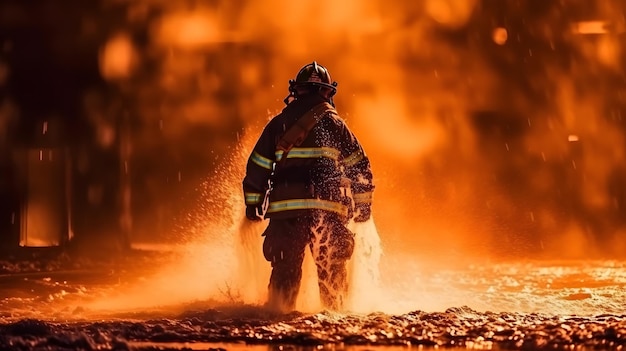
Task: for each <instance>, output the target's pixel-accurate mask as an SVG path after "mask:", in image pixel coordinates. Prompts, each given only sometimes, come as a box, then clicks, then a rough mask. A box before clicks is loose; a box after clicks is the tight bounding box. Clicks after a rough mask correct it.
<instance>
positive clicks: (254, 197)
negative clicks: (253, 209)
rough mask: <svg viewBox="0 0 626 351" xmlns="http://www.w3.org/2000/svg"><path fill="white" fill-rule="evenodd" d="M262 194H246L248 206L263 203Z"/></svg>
mask: <svg viewBox="0 0 626 351" xmlns="http://www.w3.org/2000/svg"><path fill="white" fill-rule="evenodd" d="M261 195H262V194H260V193H244V196H245V198H246V205H257V204H259V203H260V202H261Z"/></svg>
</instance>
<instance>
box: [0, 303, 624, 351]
mask: <svg viewBox="0 0 626 351" xmlns="http://www.w3.org/2000/svg"><path fill="white" fill-rule="evenodd" d="M235 310H236V311H237V312H233V311H235ZM243 310H245V311H248V312H249V313H248V315H247V316H246V314H245V313H243V312H242V311H243ZM263 316H264V317H263ZM0 332H2V337H0V348H2V349H24V350H36V349H42V350H43V349H46V347H48V348H55V347H57V348H67V349H72V348H79V349H83V350H113V349H117V350H122V349H128V347H127V346H128V345H127V342H151V343H154V344H155V345H158V344H159V343H179V344H180V343H198V342H238V343H244V344H256V345H258V344H268V345H269V344H275V343H280V344H286V345H290V344H291V345H308V346H314V345H328V344H341V345H371V346H390V345H406V346H409V345H413V346H419V345H422V346H424V347H431V346H440V347H465V348H485V347H489V348H493V347H498V348H500V349H518V350H529V349H572V348H575V347H584V348H603V349H605V348H619V347H624V346H625V345H626V319H624V318H623V317H619V316H610V318H607V316H598V317H572V318H562V317H554V316H542V315H538V314H533V315H526V314H522V313H515V314H511V313H502V314H496V313H492V312H486V313H481V312H476V311H471V310H469V309H467V308H465V307H463V308H461V309H449V310H447V311H446V312H444V313H425V312H420V311H415V312H411V313H407V314H404V315H386V314H382V313H376V314H369V315H359V314H340V313H331V312H322V313H318V314H310V315H303V314H291V315H276V314H270V313H267V312H264V311H263V309H262V308H261V307H253V306H242V308H241V309H237V308H234V307H229V308H228V309H224V310H221V313H215V311H211V312H207V313H205V314H202V313H195V314H194V315H193V316H192V317H190V315H189V313H186V314H184V315H183V316H181V318H168V319H161V320H158V319H157V320H155V319H153V320H146V321H143V322H142V321H132V322H131V321H98V322H86V321H82V322H70V323H53V322H47V321H39V320H32V319H30V320H22V321H18V322H14V323H8V324H4V325H0ZM133 349H137V348H133Z"/></svg>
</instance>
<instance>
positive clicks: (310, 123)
mask: <svg viewBox="0 0 626 351" xmlns="http://www.w3.org/2000/svg"><path fill="white" fill-rule="evenodd" d="M329 112H331V113H336V111H335V108H334V107H333V106H332V105H331V104H329V103H328V102H323V103H321V104H318V105H315V106H314V107H313V108H312V109H310V110H309V111H307V112H306V113H305V114H304V115H302V117H300V118H299V119H298V120H296V123H294V124H293V126H291V128H289V129H287V131H286V132H285V134H283V136H282V137H281V138H280V140H279V141H278V144H277V145H276V150H278V151H283V156H282V157H281V159H280V161H279V162H281V161H284V160H285V159H287V154H288V153H289V151H290V150H291V149H292V148H293V147H294V146H299V145H300V144H302V142H303V141H304V139H306V137H307V135H309V132H310V131H311V130H312V129H313V127H315V125H316V124H317V122H318V121H319V120H320V119H322V117H323V116H324V115H326V114H327V113H329Z"/></svg>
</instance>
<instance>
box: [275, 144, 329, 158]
mask: <svg viewBox="0 0 626 351" xmlns="http://www.w3.org/2000/svg"><path fill="white" fill-rule="evenodd" d="M283 155H284V151H283V150H277V151H276V160H277V161H280V160H281V159H282V158H283ZM339 155H340V152H339V150H337V149H334V148H332V147H311V148H303V147H294V148H293V149H291V150H290V151H289V153H288V154H287V158H321V157H327V158H330V159H332V160H337V159H338V158H339Z"/></svg>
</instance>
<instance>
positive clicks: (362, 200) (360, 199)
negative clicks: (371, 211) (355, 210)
mask: <svg viewBox="0 0 626 351" xmlns="http://www.w3.org/2000/svg"><path fill="white" fill-rule="evenodd" d="M352 199H353V200H354V202H355V203H357V204H371V203H372V192H371V191H370V192H367V193H360V194H352Z"/></svg>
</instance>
